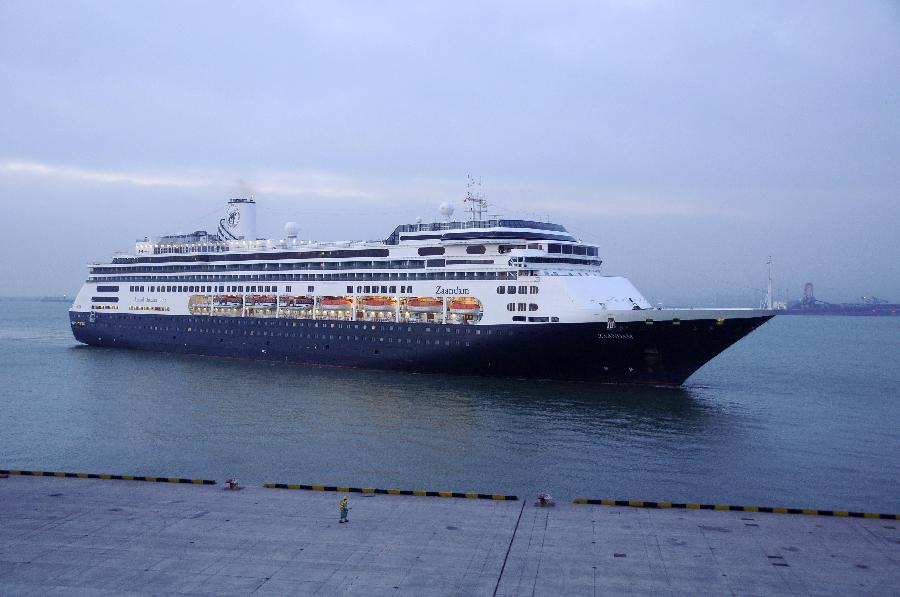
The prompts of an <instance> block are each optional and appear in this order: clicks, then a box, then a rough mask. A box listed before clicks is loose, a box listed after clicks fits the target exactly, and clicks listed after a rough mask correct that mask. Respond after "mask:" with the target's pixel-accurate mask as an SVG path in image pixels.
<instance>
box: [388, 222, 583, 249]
mask: <svg viewBox="0 0 900 597" xmlns="http://www.w3.org/2000/svg"><path fill="white" fill-rule="evenodd" d="M436 240H438V241H459V240H556V241H564V242H573V243H574V242H578V241H577V240H576V239H575V238H574V237H573V236H572V235H571V234H569V232H568V231H567V230H566V229H565V227H563V226H561V225H559V224H551V223H549V222H535V221H531V220H505V219H489V220H469V221H458V222H432V223H429V224H403V225H401V226H397V228H396V229H395V230H394V231H393V232H392V233H391V235H390V236H389V237H387V239H385V241H384V242H385V244H388V245H397V244H400V243H406V242H416V241H436Z"/></svg>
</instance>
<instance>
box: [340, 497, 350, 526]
mask: <svg viewBox="0 0 900 597" xmlns="http://www.w3.org/2000/svg"><path fill="white" fill-rule="evenodd" d="M349 510H350V506H349V505H348V503H347V496H346V495H345V496H344V499H342V500H341V519H340V520H339V521H338V522H350V520H349V519H348V518H347V514H348V511H349Z"/></svg>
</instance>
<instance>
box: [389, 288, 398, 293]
mask: <svg viewBox="0 0 900 597" xmlns="http://www.w3.org/2000/svg"><path fill="white" fill-rule="evenodd" d="M388 292H390V293H391V294H395V293H396V292H397V287H396V286H391V287H390V288H389V289H388Z"/></svg>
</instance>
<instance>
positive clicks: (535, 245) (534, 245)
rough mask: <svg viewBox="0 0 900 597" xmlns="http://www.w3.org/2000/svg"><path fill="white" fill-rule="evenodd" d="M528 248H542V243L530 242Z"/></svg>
mask: <svg viewBox="0 0 900 597" xmlns="http://www.w3.org/2000/svg"><path fill="white" fill-rule="evenodd" d="M528 248H529V249H540V248H541V245H540V243H528Z"/></svg>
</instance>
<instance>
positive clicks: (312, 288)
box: [306, 286, 316, 292]
mask: <svg viewBox="0 0 900 597" xmlns="http://www.w3.org/2000/svg"><path fill="white" fill-rule="evenodd" d="M315 291H316V287H315V286H307V287H306V292H315Z"/></svg>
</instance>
